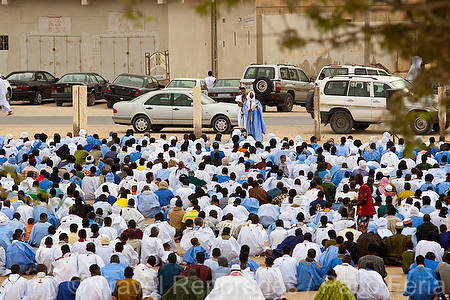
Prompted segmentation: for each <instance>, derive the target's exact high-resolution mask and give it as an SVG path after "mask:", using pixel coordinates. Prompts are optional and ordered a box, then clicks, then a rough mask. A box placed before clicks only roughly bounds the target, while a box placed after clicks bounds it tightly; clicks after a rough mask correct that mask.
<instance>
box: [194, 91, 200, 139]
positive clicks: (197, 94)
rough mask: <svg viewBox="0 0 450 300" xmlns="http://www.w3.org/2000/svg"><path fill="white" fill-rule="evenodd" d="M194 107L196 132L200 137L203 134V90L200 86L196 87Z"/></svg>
mask: <svg viewBox="0 0 450 300" xmlns="http://www.w3.org/2000/svg"><path fill="white" fill-rule="evenodd" d="M193 108H194V109H193V112H194V116H193V118H192V119H193V121H194V134H195V136H196V137H200V136H201V135H202V90H201V88H200V87H199V86H195V87H194V102H193Z"/></svg>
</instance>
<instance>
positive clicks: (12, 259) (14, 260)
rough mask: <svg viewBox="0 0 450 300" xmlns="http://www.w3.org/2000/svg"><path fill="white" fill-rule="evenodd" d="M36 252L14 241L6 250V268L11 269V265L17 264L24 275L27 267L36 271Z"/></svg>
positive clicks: (26, 245) (24, 244)
mask: <svg viewBox="0 0 450 300" xmlns="http://www.w3.org/2000/svg"><path fill="white" fill-rule="evenodd" d="M35 257H36V250H34V249H33V248H32V247H31V246H30V245H28V244H26V243H24V242H19V241H14V242H13V243H12V244H11V246H9V247H8V249H6V268H7V269H11V266H12V265H15V264H18V265H19V266H20V268H21V270H22V272H24V273H25V271H27V270H28V268H29V267H31V268H33V269H34V270H36V263H35Z"/></svg>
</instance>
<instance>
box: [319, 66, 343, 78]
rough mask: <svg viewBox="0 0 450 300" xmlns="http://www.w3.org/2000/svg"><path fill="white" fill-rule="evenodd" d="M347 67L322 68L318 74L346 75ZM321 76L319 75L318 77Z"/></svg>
mask: <svg viewBox="0 0 450 300" xmlns="http://www.w3.org/2000/svg"><path fill="white" fill-rule="evenodd" d="M347 74H348V69H347V68H325V69H323V70H322V73H320V75H325V77H330V76H336V75H347ZM320 77H321V76H319V78H320Z"/></svg>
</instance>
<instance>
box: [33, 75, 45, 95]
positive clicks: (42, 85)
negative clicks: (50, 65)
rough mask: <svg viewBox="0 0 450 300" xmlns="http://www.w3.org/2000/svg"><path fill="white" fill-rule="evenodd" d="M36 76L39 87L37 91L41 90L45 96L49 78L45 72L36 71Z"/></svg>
mask: <svg viewBox="0 0 450 300" xmlns="http://www.w3.org/2000/svg"><path fill="white" fill-rule="evenodd" d="M35 78H36V82H35V84H36V87H37V91H40V92H41V94H42V96H43V97H44V89H45V86H46V85H47V78H46V77H45V76H44V74H43V73H42V72H36V74H35Z"/></svg>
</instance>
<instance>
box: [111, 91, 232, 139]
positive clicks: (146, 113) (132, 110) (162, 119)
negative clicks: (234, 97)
mask: <svg viewBox="0 0 450 300" xmlns="http://www.w3.org/2000/svg"><path fill="white" fill-rule="evenodd" d="M193 100H194V99H193V95H192V90H191V89H163V90H158V91H154V92H148V93H146V94H143V95H142V96H139V97H136V98H134V99H133V100H131V101H127V102H118V103H116V104H114V107H113V113H114V115H113V117H112V119H113V121H114V123H116V124H122V125H133V128H134V130H135V131H137V132H146V131H150V129H151V130H153V131H160V130H161V129H163V128H164V127H192V126H193V107H192V105H193ZM201 101H202V126H203V127H209V128H212V129H213V130H214V131H215V132H216V133H229V132H231V130H232V129H233V126H236V125H237V123H238V114H237V112H238V106H237V104H231V103H217V102H216V101H214V100H213V99H211V98H209V97H208V96H206V95H205V94H201Z"/></svg>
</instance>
